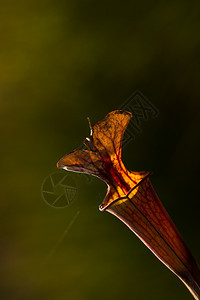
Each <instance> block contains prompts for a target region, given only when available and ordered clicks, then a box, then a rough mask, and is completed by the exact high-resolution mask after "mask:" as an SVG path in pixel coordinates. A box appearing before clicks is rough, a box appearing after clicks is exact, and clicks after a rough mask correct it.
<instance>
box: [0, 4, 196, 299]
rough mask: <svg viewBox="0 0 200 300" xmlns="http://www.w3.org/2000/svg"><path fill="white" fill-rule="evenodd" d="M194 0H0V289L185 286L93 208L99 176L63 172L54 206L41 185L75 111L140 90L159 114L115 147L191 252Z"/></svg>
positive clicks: (146, 295)
mask: <svg viewBox="0 0 200 300" xmlns="http://www.w3.org/2000/svg"><path fill="white" fill-rule="evenodd" d="M197 3H198V2H197V1H196V2H195V1H194V2H191V1H161V2H159V1H126V2H121V3H118V2H116V1H110V2H107V1H101V2H100V3H99V2H94V1H80V0H75V1H73V0H71V1H45V0H42V1H41V0H40V1H1V3H0V11H1V13H0V17H1V26H0V41H1V43H0V93H1V95H0V118H1V126H0V136H1V147H0V150H1V158H2V159H1V181H0V182H1V184H2V187H1V201H0V206H1V207H0V222H1V224H0V230H1V255H0V257H1V269H2V272H1V284H0V285H1V289H0V290H1V292H0V293H1V299H50V300H51V299H57V300H62V299H72V300H89V299H97V300H98V299H104V300H110V299H116V300H120V299H154V300H156V299H182V300H186V299H191V298H192V297H191V295H190V294H189V292H188V291H187V289H186V288H185V287H184V285H183V284H182V283H181V282H180V281H179V280H178V278H176V277H175V275H173V274H172V273H171V272H170V271H169V270H168V269H167V268H166V267H165V266H164V265H162V264H161V263H160V262H159V261H158V260H157V259H156V258H155V257H154V256H153V255H152V254H151V253H150V251H149V250H148V249H147V248H146V247H145V246H144V245H143V244H142V243H141V242H140V241H139V239H137V237H136V236H135V235H134V234H133V233H132V232H131V231H130V230H129V229H128V228H126V227H125V226H124V225H123V224H122V223H121V222H120V221H119V220H117V219H116V218H114V217H113V216H111V215H110V214H108V213H106V212H104V213H100V212H99V210H98V205H99V204H100V203H101V202H102V200H103V198H104V196H105V193H106V185H105V184H104V183H103V182H100V180H98V179H96V178H91V177H90V178H91V181H88V178H87V177H85V176H84V175H78V174H75V173H69V175H68V176H70V178H71V180H73V182H74V185H75V186H76V188H77V193H76V196H75V199H74V200H73V202H72V203H71V205H70V206H67V207H65V208H60V209H58V208H55V207H52V206H50V205H47V204H46V203H45V201H44V200H43V198H42V196H41V190H42V185H43V183H44V180H45V178H46V177H48V176H49V174H51V173H54V172H57V169H56V162H57V161H58V160H59V159H60V158H61V157H62V156H63V155H64V154H66V153H68V152H70V151H72V150H73V149H74V148H76V147H79V146H80V145H81V143H82V141H83V140H84V138H85V137H86V136H88V134H89V128H88V122H87V119H86V117H87V116H89V117H90V118H91V121H92V122H93V123H95V122H97V121H99V120H101V119H102V118H104V116H105V115H106V114H107V113H108V112H110V111H112V110H114V109H117V108H118V107H120V106H121V105H122V104H123V103H124V101H125V100H126V99H127V98H128V97H129V96H130V95H131V94H132V93H133V92H134V91H135V90H140V91H141V92H142V93H143V94H144V95H145V97H146V98H147V99H148V100H149V101H150V102H151V103H152V104H153V105H154V106H155V107H156V108H157V109H158V111H159V114H158V116H157V117H156V118H151V116H150V117H149V119H148V120H147V121H145V120H144V121H142V123H141V129H142V132H141V133H137V134H136V135H135V140H132V141H131V142H130V143H129V144H128V145H127V146H126V147H125V149H124V151H123V161H124V163H125V165H126V166H127V168H128V169H131V170H137V171H139V170H151V171H152V172H153V176H152V177H151V180H152V183H153V185H154V188H155V190H156V191H157V193H158V195H159V197H160V199H161V201H162V202H163V204H164V206H165V207H166V209H167V210H168V212H169V214H170V216H171V217H172V219H173V221H174V222H175V224H176V226H177V227H178V229H179V231H180V232H181V234H182V235H183V237H184V239H185V241H186V242H187V244H188V245H189V247H190V249H191V250H192V252H193V254H194V256H195V257H196V258H197V260H198V261H200V252H199V246H200V241H199V209H200V204H199V152H200V149H199V130H200V122H199V117H200V111H199V109H200V102H199V98H200V85H199V79H200V53H199V52H200V51H199V50H200V34H199V32H200V18H199V9H200V5H199V4H198V5H197ZM65 174H66V172H64V171H63V176H64V175H65ZM67 174H68V173H67ZM74 218H76V220H75V221H73V220H74ZM70 222H71V223H73V224H72V225H71V227H70V228H69V224H70Z"/></svg>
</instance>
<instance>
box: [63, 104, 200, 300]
mask: <svg viewBox="0 0 200 300" xmlns="http://www.w3.org/2000/svg"><path fill="white" fill-rule="evenodd" d="M131 117H132V114H131V113H130V112H127V111H122V110H116V111H113V112H111V113H109V114H108V115H107V116H106V117H105V119H103V120H102V121H100V122H98V123H96V124H94V125H91V124H90V122H89V124H90V131H91V132H90V136H89V137H88V138H86V139H85V142H84V143H85V145H86V146H87V147H88V149H89V150H74V151H73V152H71V153H69V154H67V155H65V156H64V157H63V158H61V159H60V160H59V162H58V164H57V166H58V168H62V169H65V170H67V171H73V172H79V173H87V174H90V175H93V176H97V177H99V178H100V179H102V180H104V181H105V182H106V184H107V186H108V190H107V194H106V197H105V199H104V201H103V203H102V204H101V205H100V210H101V211H103V210H106V211H108V212H110V213H112V214H113V215H115V216H116V217H118V218H119V219H120V220H121V221H122V222H124V223H125V224H126V225H127V226H128V227H129V228H130V229H131V230H132V231H133V232H134V233H135V234H136V235H137V236H138V237H139V238H140V239H141V240H142V242H143V243H144V244H145V245H146V246H147V247H148V248H149V249H150V250H151V251H152V252H153V253H154V255H156V257H157V258H158V259H160V261H162V262H163V263H164V264H165V265H166V266H167V267H168V268H169V269H170V270H171V271H172V272H174V273H175V274H176V275H177V276H178V277H179V278H180V279H181V280H182V281H183V282H184V284H185V285H186V286H187V288H188V289H189V290H190V292H191V293H192V295H193V296H194V298H195V299H199V297H200V288H199V283H200V271H199V268H198V265H197V263H196V262H195V259H194V258H193V256H192V254H191V252H190V250H189V248H188V247H187V246H186V244H185V242H184V241H183V239H182V237H181V235H180V234H179V232H178V231H177V229H176V227H175V226H174V224H173V222H172V221H171V219H170V217H169V215H168V214H167V212H166V210H165V208H164V207H163V205H162V203H161V202H160V200H159V198H158V196H157V195H156V193H155V191H154V189H153V187H152V185H151V183H150V180H149V176H150V175H151V174H150V172H145V171H142V172H134V171H129V170H127V169H126V167H125V166H124V164H123V162H122V159H121V154H122V139H123V136H124V132H125V130H126V128H127V125H128V123H129V121H130V119H131Z"/></svg>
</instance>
